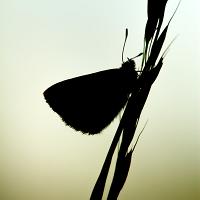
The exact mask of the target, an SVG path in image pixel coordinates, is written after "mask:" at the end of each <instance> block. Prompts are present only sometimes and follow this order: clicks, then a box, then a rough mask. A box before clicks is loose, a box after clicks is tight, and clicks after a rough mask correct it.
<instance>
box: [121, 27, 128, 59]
mask: <svg viewBox="0 0 200 200" xmlns="http://www.w3.org/2000/svg"><path fill="white" fill-rule="evenodd" d="M127 37H128V29H127V28H126V33H125V40H124V45H123V48H122V63H123V62H124V48H125V45H126V40H127Z"/></svg>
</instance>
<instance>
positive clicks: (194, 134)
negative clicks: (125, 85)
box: [0, 0, 200, 200]
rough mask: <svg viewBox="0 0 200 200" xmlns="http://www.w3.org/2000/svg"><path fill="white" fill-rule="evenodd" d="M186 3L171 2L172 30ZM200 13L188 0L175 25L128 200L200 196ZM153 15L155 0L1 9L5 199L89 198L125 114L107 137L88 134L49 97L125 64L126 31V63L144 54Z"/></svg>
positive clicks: (0, 164) (14, 4) (0, 184)
mask: <svg viewBox="0 0 200 200" xmlns="http://www.w3.org/2000/svg"><path fill="white" fill-rule="evenodd" d="M177 4H178V1H172V0H171V1H170V0H169V2H168V4H167V8H166V15H165V23H164V24H165V25H166V24H167V22H168V20H169V19H170V17H171V16H172V14H173V12H174V10H175V8H176V6H177ZM199 7H200V3H199V1H198V0H192V1H187V0H183V1H182V2H181V5H180V7H179V9H178V11H177V13H176V15H175V17H174V19H173V20H172V23H171V25H170V28H169V30H168V35H167V39H166V42H165V46H164V47H165V48H166V47H167V45H168V44H169V43H170V42H171V41H172V40H173V38H174V37H175V36H177V35H178V38H177V39H176V40H175V42H174V43H173V45H172V46H171V48H170V51H169V52H168V54H167V56H166V58H165V60H164V66H163V69H162V70H161V73H160V75H159V76H158V78H157V80H156V82H155V83H154V85H153V87H152V90H151V93H150V95H149V97H148V100H147V103H146V105H145V108H144V110H143V113H142V116H141V120H140V123H139V126H138V129H137V134H138V133H139V132H140V131H141V130H142V128H143V127H144V124H145V122H146V121H147V120H148V123H147V126H146V128H145V130H144V131H143V133H142V136H141V138H140V140H139V143H138V145H137V148H136V150H135V152H134V154H133V160H132V165H131V169H130V172H129V176H128V179H127V182H126V184H125V186H124V188H123V190H122V192H121V193H120V196H119V199H123V200H132V199H136V200H160V199H162V200H188V199H191V200H197V199H200V190H199V189H200V153H199V152H200V125H199V123H200V105H199V101H200V90H199V85H200V68H199V63H198V58H199V55H200V54H199V53H200V39H199V35H200V24H199V20H198V19H200V13H199ZM146 9H147V1H146V0H141V1H136V0H126V1H123V0H117V1H116V0H115V1H114V0H110V1H107V0H101V1H96V0H95V1H94V0H93V1H92V0H87V1H82V0H73V1H69V0H67V1H66V0H65V1H64V0H57V1H52V0H48V1H47V0H34V1H30V0H2V1H1V2H0V25H1V26H0V69H1V73H0V91H1V93H0V99H1V103H0V121H1V124H0V199H2V200H68V199H72V200H87V199H89V196H90V194H91V191H92V189H93V186H94V183H95V181H96V179H97V177H98V175H99V172H100V169H101V167H102V164H103V162H104V159H105V156H106V154H107V151H108V148H109V145H110V143H111V141H112V138H113V136H114V133H115V130H116V128H117V125H118V123H119V117H117V118H116V119H115V120H114V122H113V123H112V124H111V125H110V126H109V127H108V128H107V129H105V130H104V131H103V132H102V133H101V134H99V135H96V136H87V135H83V134H82V133H80V132H75V131H74V130H72V129H71V128H69V127H66V126H65V125H64V123H63V122H62V121H61V120H60V118H59V116H58V115H57V114H56V113H54V112H53V111H52V110H51V109H50V108H49V106H48V105H47V104H46V103H45V100H44V98H43V95H42V93H43V91H44V90H45V89H46V88H48V87H49V86H51V85H52V84H54V83H56V82H59V81H62V80H64V79H68V78H72V77H75V76H79V75H83V74H87V73H92V72H96V71H100V70H106V69H110V68H118V67H120V66H121V51H122V45H123V41H124V35H125V28H128V29H129V37H128V40H127V45H126V48H125V57H133V56H135V55H137V54H138V53H140V52H141V51H142V49H143V36H144V28H145V23H146V18H147V14H146V13H147V12H146ZM136 63H137V66H140V64H141V60H140V59H139V58H138V59H136ZM115 159H116V155H115V157H114V160H115ZM112 173H113V170H112V169H111V175H112ZM110 181H111V177H109V179H108V184H107V186H106V193H107V192H108V191H107V190H108V188H109V184H110ZM104 199H106V196H105V197H104Z"/></svg>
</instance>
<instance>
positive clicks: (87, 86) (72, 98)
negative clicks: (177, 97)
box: [44, 29, 138, 134]
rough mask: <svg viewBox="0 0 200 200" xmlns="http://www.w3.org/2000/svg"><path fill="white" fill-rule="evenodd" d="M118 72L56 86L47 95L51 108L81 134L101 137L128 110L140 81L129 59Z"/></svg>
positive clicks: (105, 73) (108, 72)
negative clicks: (122, 110) (99, 135)
mask: <svg viewBox="0 0 200 200" xmlns="http://www.w3.org/2000/svg"><path fill="white" fill-rule="evenodd" d="M127 36H128V30H127V29H126V37H125V41H124V46H123V50H122V66H121V67H120V68H118V69H109V70H105V71H100V72H97V73H93V74H88V75H84V76H80V77H76V78H72V79H68V80H64V81H62V82H59V83H56V84H55V85H52V86H51V87H49V88H48V89H47V90H46V91H45V92H44V97H45V99H46V101H47V103H48V104H49V105H50V107H51V108H52V109H53V110H54V111H55V112H56V113H57V114H58V115H60V117H61V118H62V120H63V121H64V122H65V123H66V124H67V125H69V126H71V127H72V128H74V129H75V130H77V131H81V132H83V133H88V134H97V133H99V132H100V131H102V130H103V129H104V128H105V127H107V126H108V125H109V124H110V123H111V122H112V120H113V119H114V118H115V117H116V116H117V114H118V113H119V112H120V110H121V109H122V108H123V107H124V106H125V104H126V102H127V100H128V98H129V95H130V94H131V93H132V92H133V88H134V85H135V83H136V80H137V76H138V75H137V72H136V70H135V62H134V60H133V59H128V60H127V61H126V62H123V52H124V47H125V43H126V39H127Z"/></svg>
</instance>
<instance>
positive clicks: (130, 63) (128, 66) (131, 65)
mask: <svg viewBox="0 0 200 200" xmlns="http://www.w3.org/2000/svg"><path fill="white" fill-rule="evenodd" d="M122 69H124V70H130V71H133V70H135V61H134V60H133V59H130V58H128V60H127V61H126V62H123V63H122Z"/></svg>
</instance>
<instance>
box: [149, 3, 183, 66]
mask: <svg viewBox="0 0 200 200" xmlns="http://www.w3.org/2000/svg"><path fill="white" fill-rule="evenodd" d="M180 2H181V1H179V3H178V5H177V7H176V9H175V11H174V13H173V15H172V16H171V18H170V20H169V22H168V24H167V25H166V27H165V28H164V30H163V31H162V33H161V34H160V36H159V38H158V39H157V41H154V44H153V46H152V50H151V55H150V57H149V59H148V61H147V62H149V63H148V66H154V65H155V62H156V60H157V58H158V56H159V54H160V51H161V48H162V46H163V43H164V41H165V38H166V35H167V30H168V27H169V25H170V22H171V20H172V19H173V17H174V15H175V13H176V11H177V9H178V7H179V5H180Z"/></svg>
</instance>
